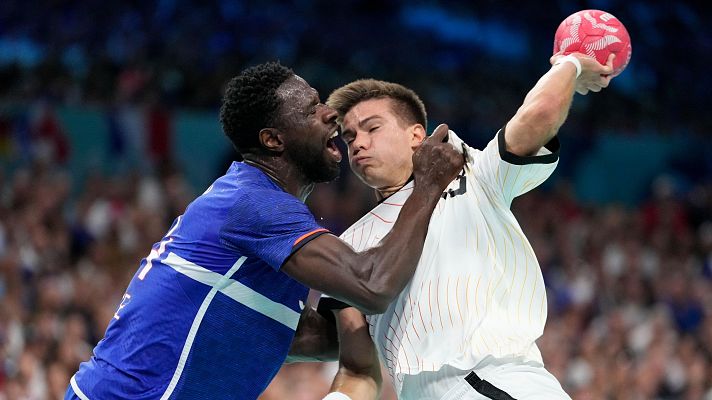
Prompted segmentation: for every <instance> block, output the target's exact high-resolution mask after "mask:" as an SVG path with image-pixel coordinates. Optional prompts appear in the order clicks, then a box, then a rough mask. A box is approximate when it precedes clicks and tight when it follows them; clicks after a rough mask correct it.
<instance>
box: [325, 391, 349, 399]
mask: <svg viewBox="0 0 712 400" xmlns="http://www.w3.org/2000/svg"><path fill="white" fill-rule="evenodd" d="M323 400H351V397H349V396H347V395H345V394H343V393H341V392H331V393H329V394H327V395H326V397H324V399H323Z"/></svg>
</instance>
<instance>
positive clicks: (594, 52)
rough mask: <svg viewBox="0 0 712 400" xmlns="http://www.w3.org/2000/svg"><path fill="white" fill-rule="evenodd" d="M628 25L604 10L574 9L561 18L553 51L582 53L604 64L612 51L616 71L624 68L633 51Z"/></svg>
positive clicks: (614, 71)
mask: <svg viewBox="0 0 712 400" xmlns="http://www.w3.org/2000/svg"><path fill="white" fill-rule="evenodd" d="M632 50H633V49H632V47H631V45H630V36H629V35H628V31H627V30H626V29H625V26H623V24H622V23H621V22H620V21H619V20H618V18H616V17H614V16H613V15H611V14H610V13H607V12H605V11H601V10H582V11H578V12H575V13H573V14H571V15H569V16H568V17H566V19H565V20H563V21H562V22H561V24H560V25H559V28H558V29H556V35H555V36H554V54H556V53H558V52H560V51H563V54H570V53H583V54H587V55H589V56H591V57H594V58H595V59H596V60H598V62H600V63H601V64H603V65H605V64H606V61H607V60H608V55H609V54H611V53H613V54H615V55H616V58H615V59H613V73H612V74H611V75H612V76H616V75H618V74H620V73H621V72H623V70H624V69H625V67H626V66H627V65H628V62H629V61H630V56H631V53H632Z"/></svg>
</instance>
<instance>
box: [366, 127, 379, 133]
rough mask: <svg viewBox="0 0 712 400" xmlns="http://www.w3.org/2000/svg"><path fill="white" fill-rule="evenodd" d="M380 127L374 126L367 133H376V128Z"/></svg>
mask: <svg viewBox="0 0 712 400" xmlns="http://www.w3.org/2000/svg"><path fill="white" fill-rule="evenodd" d="M380 127H381V126H380V125H376V126H374V127H372V128H371V129H369V130H368V132H369V133H370V132H375V131H377V130H378V128H380Z"/></svg>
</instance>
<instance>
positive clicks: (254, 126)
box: [220, 62, 294, 153]
mask: <svg viewBox="0 0 712 400" xmlns="http://www.w3.org/2000/svg"><path fill="white" fill-rule="evenodd" d="M292 76H294V72H293V71H292V70H291V69H290V68H287V67H285V66H283V65H281V64H280V63H279V62H267V63H264V64H259V65H256V66H254V67H250V68H247V69H245V70H243V71H242V72H241V73H240V74H239V75H237V76H236V77H234V78H232V79H231V80H230V82H229V83H228V85H227V89H226V90H225V95H224V96H223V102H222V106H221V107H220V123H221V124H222V128H223V132H225V135H227V137H228V138H229V139H230V141H231V142H232V144H233V146H234V147H235V149H236V150H237V151H238V152H240V153H247V152H250V151H253V150H256V149H259V148H260V141H259V135H258V133H259V132H260V130H262V129H263V128H267V127H271V126H274V125H275V122H276V119H277V117H278V112H279V109H280V107H281V105H282V102H283V101H282V99H280V98H279V96H278V95H277V89H278V88H279V87H280V86H281V85H282V84H283V83H284V82H285V81H286V80H287V79H289V78H290V77H292Z"/></svg>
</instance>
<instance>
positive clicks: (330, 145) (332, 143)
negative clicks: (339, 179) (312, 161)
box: [326, 130, 341, 162]
mask: <svg viewBox="0 0 712 400" xmlns="http://www.w3.org/2000/svg"><path fill="white" fill-rule="evenodd" d="M338 137H339V131H338V130H335V131H334V133H332V134H331V136H329V139H328V140H327V141H326V150H327V151H328V152H329V154H330V155H331V157H332V158H333V159H334V160H335V161H336V162H341V150H339V147H338V146H337V145H336V138H338Z"/></svg>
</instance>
